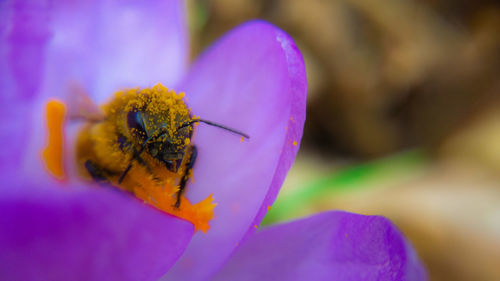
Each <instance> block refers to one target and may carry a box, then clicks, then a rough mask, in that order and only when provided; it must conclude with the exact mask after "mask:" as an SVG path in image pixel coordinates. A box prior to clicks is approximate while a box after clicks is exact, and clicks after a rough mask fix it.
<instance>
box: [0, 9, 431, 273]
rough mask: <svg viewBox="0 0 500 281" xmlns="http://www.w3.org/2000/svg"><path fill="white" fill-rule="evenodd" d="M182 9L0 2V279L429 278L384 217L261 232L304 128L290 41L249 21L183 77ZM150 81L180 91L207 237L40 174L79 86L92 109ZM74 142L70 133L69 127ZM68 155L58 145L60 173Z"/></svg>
mask: <svg viewBox="0 0 500 281" xmlns="http://www.w3.org/2000/svg"><path fill="white" fill-rule="evenodd" d="M183 9H184V6H183V3H182V2H180V1H173V0H171V1H129V0H120V1H117V0H116V1H113V0H109V1H61V2H46V1H7V2H5V1H4V2H2V3H0V13H1V14H0V16H1V17H0V40H1V44H0V56H1V59H0V79H1V80H0V82H1V83H0V90H1V92H2V95H1V99H2V100H1V101H2V103H1V106H2V110H1V111H0V117H1V119H2V127H1V131H0V136H1V156H2V158H1V166H0V169H1V170H0V173H1V177H0V180H1V182H2V188H1V191H0V212H1V215H0V226H1V232H0V279H1V280H156V279H160V278H162V279H166V280H207V279H211V278H213V279H215V280H275V279H281V280H284V279H287V280H424V279H425V272H424V270H423V268H422V266H421V264H420V263H419V261H418V259H417V257H416V255H415V252H414V251H413V249H412V247H411V246H410V245H409V243H408V242H407V241H406V240H405V238H404V237H403V236H402V234H401V233H400V232H399V231H398V230H397V229H396V228H395V227H394V226H393V225H392V224H391V223H390V222H389V221H388V220H386V219H384V218H381V217H370V216H362V215H355V214H349V213H344V212H327V213H322V214H319V215H317V216H314V217H311V218H306V219H303V220H298V221H295V222H291V223H288V224H283V225H279V226H275V227H270V228H268V229H265V230H263V231H258V232H257V234H254V233H255V232H256V228H257V227H258V225H259V222H260V221H261V220H262V218H263V217H264V215H265V213H266V212H267V211H268V209H269V208H270V206H271V204H272V202H273V201H274V199H275V198H276V196H277V194H278V191H279V188H280V186H281V184H282V182H283V180H284V178H285V175H286V173H287V171H288V169H289V168H290V166H291V165H292V162H293V160H294V158H295V155H296V153H297V150H298V147H299V145H300V140H301V136H302V129H303V125H304V119H305V100H306V76H305V68H304V62H303V60H302V57H301V54H300V52H299V50H298V49H297V47H296V45H295V43H294V42H293V40H292V39H291V38H290V37H289V36H288V35H287V34H285V33H284V32H283V31H281V30H280V29H278V28H276V27H275V26H273V25H271V24H268V23H265V22H262V21H252V22H248V23H245V24H243V25H242V26H240V27H237V28H236V29H234V30H233V31H231V32H229V33H228V34H227V35H225V36H224V37H223V38H221V39H220V40H219V41H217V42H216V43H215V44H214V45H213V46H212V47H210V48H209V49H208V50H207V51H206V52H205V53H204V54H203V55H202V56H201V57H200V58H198V59H197V60H196V62H195V63H194V64H193V65H192V66H191V67H190V68H189V70H188V65H187V54H188V44H187V35H186V34H187V33H186V25H185V16H184V12H183ZM158 82H161V83H162V84H164V85H167V86H168V87H170V88H173V89H175V90H176V91H182V92H185V93H186V96H187V101H188V104H189V106H190V107H191V108H192V111H193V113H194V114H196V115H197V116H203V117H204V118H206V119H210V120H213V121H217V122H220V123H223V124H225V125H228V126H230V127H234V128H239V129H241V130H243V131H245V132H246V133H248V134H249V135H250V136H251V139H250V140H249V141H245V142H243V143H241V142H240V141H239V139H238V138H237V139H236V141H235V138H234V136H232V135H230V134H225V133H223V132H220V131H218V130H214V129H213V128H207V127H203V126H199V127H197V128H196V135H195V137H194V138H193V142H194V143H195V144H196V145H197V146H198V149H199V158H198V162H197V163H196V166H195V168H194V179H195V181H194V182H190V184H189V186H188V190H187V197H188V198H189V199H190V200H191V201H193V202H199V201H200V200H203V199H204V198H206V197H207V196H209V195H210V194H213V198H214V200H215V202H216V203H217V206H216V207H215V218H214V219H213V220H212V221H210V229H209V230H208V231H207V232H206V233H202V232H199V231H198V232H194V227H193V225H192V224H191V223H190V222H188V221H185V220H182V219H179V218H177V217H174V216H171V215H169V214H166V213H164V212H161V211H159V210H157V209H155V208H151V207H150V206H148V205H146V204H143V202H141V201H139V200H137V199H135V198H133V197H131V196H128V195H125V194H123V193H121V192H118V191H116V190H114V189H110V188H103V187H99V186H94V185H92V184H89V183H86V182H83V181H79V180H77V179H75V178H74V176H72V175H70V177H72V179H70V180H67V181H66V182H65V183H63V184H62V183H61V182H59V181H57V180H55V179H53V178H52V177H51V176H50V175H48V173H46V172H45V171H44V169H43V167H42V165H41V160H40V157H39V154H40V149H41V148H42V146H43V143H44V141H45V135H44V133H43V132H44V120H43V118H42V117H43V104H44V102H45V101H46V100H47V98H48V97H59V98H61V99H65V98H66V97H67V95H68V92H69V91H68V89H69V88H70V86H71V85H73V84H77V85H80V86H82V87H83V88H84V90H85V91H86V92H88V93H90V94H91V95H92V97H93V99H94V101H96V102H99V103H100V102H103V101H105V100H106V99H107V98H109V96H110V94H111V93H113V92H115V91H117V90H120V89H123V88H127V87H129V88H134V87H138V86H140V87H150V86H153V85H154V84H156V83H158ZM67 134H68V136H67V143H69V144H71V141H72V135H74V131H73V130H71V129H68V130H67ZM71 150H72V148H71V146H68V147H66V152H67V153H66V154H67V155H68V156H67V160H70V159H71Z"/></svg>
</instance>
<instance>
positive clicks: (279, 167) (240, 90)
mask: <svg viewBox="0 0 500 281" xmlns="http://www.w3.org/2000/svg"><path fill="white" fill-rule="evenodd" d="M181 90H183V91H185V92H186V96H187V99H188V104H189V105H190V106H191V107H192V110H193V113H194V114H195V115H196V116H200V117H201V118H204V119H207V120H211V121H214V122H218V123H221V124H224V125H226V126H229V127H232V128H236V129H238V130H241V131H243V132H245V133H247V134H249V135H250V139H249V140H244V141H243V142H240V137H239V136H237V135H234V134H231V133H229V132H226V131H223V130H221V129H218V128H215V127H210V126H207V125H203V124H200V125H199V126H198V127H197V128H196V132H195V136H194V144H195V145H196V146H197V147H198V159H197V163H196V165H195V168H194V172H193V174H194V182H190V183H189V184H188V187H187V196H188V198H190V199H191V200H192V201H195V202H198V201H200V200H201V199H203V198H205V197H207V196H208V195H209V194H211V193H213V194H214V200H215V202H216V203H217V204H218V205H217V206H216V207H215V218H214V219H213V220H212V221H211V222H210V225H211V229H210V230H209V231H208V233H207V234H202V233H198V234H197V235H195V237H194V238H193V241H192V243H190V245H189V247H188V249H187V251H186V253H185V254H184V255H183V257H182V258H181V259H180V261H179V262H178V263H177V264H176V265H175V266H174V267H173V268H172V270H171V271H170V272H169V274H168V275H167V276H166V277H167V279H169V278H170V279H172V280H181V279H182V280H203V279H206V278H208V277H209V276H210V275H211V274H213V273H214V272H215V271H216V270H217V269H218V268H219V267H220V266H221V265H222V264H223V263H224V261H225V260H226V259H227V258H228V257H229V255H230V254H231V253H232V251H233V250H234V249H235V247H236V246H237V244H238V243H240V241H241V240H242V239H243V238H244V236H245V235H246V234H247V233H249V232H252V231H254V225H255V224H259V222H260V221H261V219H262V218H263V216H264V214H265V212H266V210H267V207H268V206H270V205H271V204H272V203H273V201H274V199H275V198H276V195H277V193H278V191H279V189H280V187H281V184H282V182H283V180H284V178H285V176H286V173H287V172H288V170H289V168H290V166H291V165H292V163H293V160H294V158H295V155H296V153H297V150H298V147H299V144H300V139H301V137H302V129H303V125H304V119H305V100H306V76H305V70H304V63H303V60H302V56H301V54H300V52H299V50H298V49H297V47H296V46H295V44H294V42H293V41H292V39H291V38H290V37H289V36H288V35H286V34H285V33H284V32H283V31H281V30H279V29H278V28H276V27H274V26H272V25H270V24H267V23H265V22H262V21H253V22H249V23H247V24H244V25H242V26H240V27H238V28H236V29H235V30H234V31H232V32H231V33H229V34H228V35H226V36H225V37H224V38H222V39H221V40H220V41H219V42H217V43H215V45H214V46H212V47H211V48H210V49H209V50H208V51H207V52H206V53H205V54H204V55H203V56H202V57H201V58H200V59H199V60H198V62H197V63H196V64H195V65H194V67H193V69H192V71H191V72H190V73H189V75H188V77H187V79H186V80H185V81H184V83H182V87H181ZM294 142H295V143H294ZM294 144H295V145H294Z"/></svg>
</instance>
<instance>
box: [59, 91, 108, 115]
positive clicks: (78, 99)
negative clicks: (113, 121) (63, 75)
mask: <svg viewBox="0 0 500 281" xmlns="http://www.w3.org/2000/svg"><path fill="white" fill-rule="evenodd" d="M69 93H70V94H69V95H68V96H69V98H68V101H67V102H68V117H69V119H70V120H85V121H89V122H99V121H103V120H104V119H105V115H104V112H103V111H102V110H101V108H99V106H98V105H97V104H96V103H94V101H92V99H91V98H90V96H89V95H88V94H87V92H86V91H85V90H84V89H83V87H82V86H81V85H80V84H77V83H72V84H71V85H70V86H69Z"/></svg>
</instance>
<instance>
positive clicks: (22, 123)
mask: <svg viewBox="0 0 500 281" xmlns="http://www.w3.org/2000/svg"><path fill="white" fill-rule="evenodd" d="M48 14H49V5H48V3H46V2H45V1H1V2H0V92H1V94H0V104H1V105H2V108H1V109H0V120H2V122H1V123H2V125H0V139H1V140H2V141H1V148H0V159H1V160H0V161H1V162H0V169H2V171H4V172H6V173H8V174H10V175H12V172H15V171H16V170H17V169H19V166H20V165H21V164H22V163H21V157H20V155H22V154H23V152H24V151H25V150H26V147H27V145H28V142H29V137H30V131H31V128H32V127H31V122H30V121H31V120H30V115H31V112H32V99H33V98H34V97H35V96H36V94H37V92H38V91H39V88H40V84H41V81H42V78H43V75H42V74H43V61H44V52H45V50H46V45H47V43H48V41H49V39H50V31H49V17H48Z"/></svg>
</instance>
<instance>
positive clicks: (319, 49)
mask: <svg viewBox="0 0 500 281" xmlns="http://www.w3.org/2000/svg"><path fill="white" fill-rule="evenodd" d="M188 3H189V4H188V10H189V19H190V26H191V33H192V46H193V50H192V52H193V57H195V56H196V55H197V54H198V53H199V52H200V51H201V50H203V48H204V47H206V46H208V45H209V44H210V43H211V42H213V41H214V40H215V39H216V38H218V37H219V36H220V35H222V34H223V33H224V32H226V31H228V30H229V29H231V28H233V27H234V26H236V25H238V24H240V23H242V22H244V21H246V20H249V19H253V18H262V19H265V20H268V21H270V22H272V23H274V24H275V25H277V26H279V27H280V28H282V29H284V30H285V31H287V32H288V33H289V34H290V35H291V36H292V37H293V38H294V39H295V40H296V42H297V44H298V46H299V48H300V49H301V51H302V53H303V55H304V58H305V62H306V66H307V74H308V83H309V87H308V89H309V90H308V112H307V119H306V126H305V133H304V139H303V145H302V147H301V151H300V153H299V157H298V160H297V163H296V164H295V166H294V168H293V169H292V171H291V172H290V175H289V177H288V179H287V182H286V184H285V186H284V188H283V192H282V193H283V194H284V195H283V196H285V198H286V195H287V194H290V193H293V192H297V190H300V189H301V188H305V187H304V186H307V182H310V181H312V180H314V179H317V178H321V177H324V176H325V175H329V174H334V173H336V172H338V171H340V170H342V168H344V167H352V166H356V165H361V164H363V163H378V162H373V161H377V159H381V158H384V159H386V158H389V159H391V157H393V156H394V155H399V154H398V153H401V152H403V153H404V152H405V151H408V150H409V149H412V150H415V149H416V150H417V151H418V153H420V154H421V155H423V157H424V158H425V161H422V162H419V163H420V164H419V165H410V166H408V168H407V169H403V171H402V170H401V169H400V170H398V171H394V169H392V170H389V171H388V172H387V171H385V172H384V176H383V177H382V178H383V179H382V180H380V178H381V177H376V179H377V180H376V181H364V182H363V183H360V184H361V185H363V188H362V189H359V188H357V189H356V191H351V192H342V193H335V194H332V195H331V196H328V197H326V198H323V199H322V200H315V201H314V202H304V204H305V205H307V206H306V207H304V208H301V207H298V208H299V209H303V211H302V212H300V213H297V214H296V215H297V216H298V215H305V214H309V213H314V212H318V211H321V210H326V209H344V210H349V211H354V212H359V213H366V214H382V215H385V216H387V217H389V218H390V219H392V220H393V221H394V222H395V223H396V224H397V225H398V226H399V227H400V228H401V229H402V231H403V232H405V233H406V234H407V236H408V237H409V239H410V240H412V242H413V243H414V245H415V246H416V248H417V251H418V253H419V255H420V256H421V258H422V259H423V260H424V262H425V263H426V265H427V267H428V270H429V273H430V276H431V280H500V4H499V3H498V2H497V1H493V0H491V1H487V0H479V1H453V0H420V1H415V0H413V1H412V0H384V1H373V0H212V1H201V0H191V1H188ZM389 163H391V162H390V161H389ZM394 165H397V164H394ZM281 196H282V195H280V198H279V199H278V202H277V203H279V201H280V199H281ZM277 207H279V204H277ZM273 208H274V207H273ZM293 216H295V215H291V217H293Z"/></svg>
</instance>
